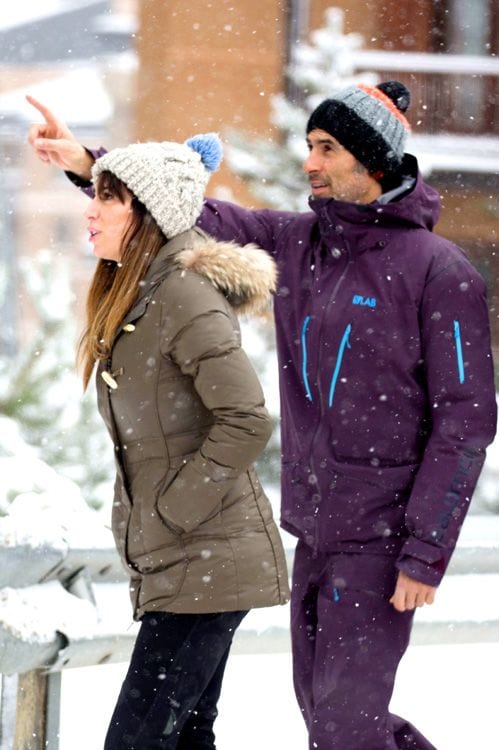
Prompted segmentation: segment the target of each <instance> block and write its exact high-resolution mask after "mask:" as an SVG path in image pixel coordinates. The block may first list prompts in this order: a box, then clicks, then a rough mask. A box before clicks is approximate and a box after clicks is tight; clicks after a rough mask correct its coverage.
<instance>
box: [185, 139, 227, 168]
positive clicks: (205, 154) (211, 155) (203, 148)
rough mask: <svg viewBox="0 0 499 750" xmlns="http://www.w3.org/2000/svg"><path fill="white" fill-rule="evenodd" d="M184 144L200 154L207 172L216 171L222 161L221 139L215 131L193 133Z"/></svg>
mask: <svg viewBox="0 0 499 750" xmlns="http://www.w3.org/2000/svg"><path fill="white" fill-rule="evenodd" d="M185 144H186V146H189V147H190V148H192V150H193V151H196V152H197V153H198V154H199V155H200V157H201V161H202V162H203V164H204V166H205V168H206V169H207V170H208V172H216V170H217V169H218V167H219V166H220V162H221V161H222V141H221V140H220V138H219V137H218V135H217V134H216V133H204V134H202V135H193V136H192V138H188V139H187V140H186V142H185Z"/></svg>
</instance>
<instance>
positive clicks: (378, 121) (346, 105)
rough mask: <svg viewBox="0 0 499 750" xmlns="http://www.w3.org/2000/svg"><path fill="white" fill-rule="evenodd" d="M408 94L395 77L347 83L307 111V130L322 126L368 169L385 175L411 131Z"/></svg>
mask: <svg viewBox="0 0 499 750" xmlns="http://www.w3.org/2000/svg"><path fill="white" fill-rule="evenodd" d="M410 98H411V97H410V93H409V91H408V90H407V89H406V87H405V86H404V84H403V83H399V82H398V81H387V82H386V83H380V84H379V85H378V86H365V85H363V84H360V85H358V86H349V87H348V88H346V89H343V90H342V91H339V92H338V93H337V94H335V95H334V96H333V97H332V98H331V99H326V100H325V101H323V102H322V103H321V104H319V106H318V107H317V108H316V109H315V110H314V111H313V112H312V114H311V115H310V119H309V121H308V123H307V133H310V131H311V130H315V129H316V128H318V129H319V130H325V131H326V133H329V134H330V135H332V136H333V137H334V138H336V140H337V141H339V142H340V143H341V145H342V146H344V147H345V148H346V149H347V150H348V151H350V152H351V153H352V154H353V155H354V156H355V158H356V159H357V160H358V161H360V162H361V164H364V166H365V167H367V169H368V170H369V172H371V173H372V174H375V173H378V172H381V173H383V175H388V174H390V173H393V172H395V171H396V170H397V169H398V168H399V167H400V165H401V163H402V158H403V156H404V148H405V142H406V138H407V134H408V133H409V131H410V125H409V123H408V122H407V120H406V118H405V117H404V114H403V113H404V112H405V111H406V109H407V108H408V106H409V103H410ZM376 176H377V175H376Z"/></svg>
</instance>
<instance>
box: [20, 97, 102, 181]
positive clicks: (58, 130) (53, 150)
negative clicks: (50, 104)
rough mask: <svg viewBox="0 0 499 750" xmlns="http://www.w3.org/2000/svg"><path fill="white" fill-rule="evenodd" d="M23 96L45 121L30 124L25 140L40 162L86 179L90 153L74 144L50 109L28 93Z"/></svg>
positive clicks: (89, 164) (88, 177)
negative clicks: (53, 165) (26, 139)
mask: <svg viewBox="0 0 499 750" xmlns="http://www.w3.org/2000/svg"><path fill="white" fill-rule="evenodd" d="M26 99H27V101H28V102H29V103H30V104H31V105H32V106H33V107H34V108H35V109H37V110H38V112H40V114H41V115H42V117H43V119H44V120H45V122H43V123H41V124H36V125H32V126H31V127H30V129H29V132H28V142H29V143H30V144H31V146H32V147H33V150H34V152H35V154H36V155H37V156H38V158H39V159H40V161H42V162H43V163H44V164H55V166H56V167H59V168H60V169H64V170H66V171H69V172H74V173H75V174H77V175H78V176H79V177H82V178H83V179H86V180H89V179H90V178H91V170H92V164H93V159H92V156H91V155H90V154H89V153H88V151H86V150H85V149H84V148H83V146H82V145H81V144H80V143H78V141H77V140H76V138H75V137H74V135H73V133H72V132H71V131H70V129H69V128H68V127H67V125H66V124H65V123H64V122H62V121H61V120H58V119H57V118H56V117H55V116H54V115H53V114H52V112H51V111H50V109H48V108H47V107H45V106H44V105H43V104H41V102H39V101H37V100H36V99H34V98H33V97H32V96H27V97H26Z"/></svg>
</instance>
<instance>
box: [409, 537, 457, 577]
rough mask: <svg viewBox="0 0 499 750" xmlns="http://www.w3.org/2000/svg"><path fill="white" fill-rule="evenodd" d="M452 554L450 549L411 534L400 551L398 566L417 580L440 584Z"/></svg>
mask: <svg viewBox="0 0 499 750" xmlns="http://www.w3.org/2000/svg"><path fill="white" fill-rule="evenodd" d="M450 556H451V552H449V550H447V549H444V548H443V547H436V546H435V545H434V544H430V543H429V542H423V541H421V539H417V538H416V537H413V536H411V537H409V539H408V540H407V541H406V542H405V544H404V546H403V547H402V549H401V551H400V554H399V556H398V559H397V563H396V567H397V568H398V570H402V571H403V572H404V573H405V574H406V575H408V576H410V577H411V578H414V579H415V580H416V581H420V582H421V583H426V584H427V585H428V586H438V584H439V583H440V581H441V580H442V577H443V575H444V573H445V571H446V568H447V565H448V564H449V560H450Z"/></svg>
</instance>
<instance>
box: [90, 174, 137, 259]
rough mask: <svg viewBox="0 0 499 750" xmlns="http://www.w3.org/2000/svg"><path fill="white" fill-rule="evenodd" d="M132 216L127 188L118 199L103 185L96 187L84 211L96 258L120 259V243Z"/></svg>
mask: <svg viewBox="0 0 499 750" xmlns="http://www.w3.org/2000/svg"><path fill="white" fill-rule="evenodd" d="M132 216H133V214H132V194H131V193H130V192H129V191H128V190H126V192H125V195H124V196H123V200H120V198H119V197H118V196H117V195H113V194H112V193H111V192H110V191H109V190H107V189H106V188H105V187H104V188H99V187H98V188H97V193H96V196H95V198H94V199H93V200H92V201H91V202H90V205H89V207H88V208H87V210H86V211H85V218H86V219H87V221H88V231H89V235H90V237H89V239H90V242H91V243H92V245H93V246H94V255H96V256H97V258H101V259H102V260H114V261H119V260H120V253H121V244H122V241H123V237H124V236H125V234H126V232H127V230H128V228H129V226H130V224H131V221H132Z"/></svg>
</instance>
